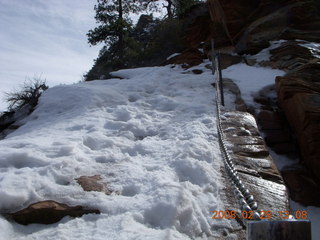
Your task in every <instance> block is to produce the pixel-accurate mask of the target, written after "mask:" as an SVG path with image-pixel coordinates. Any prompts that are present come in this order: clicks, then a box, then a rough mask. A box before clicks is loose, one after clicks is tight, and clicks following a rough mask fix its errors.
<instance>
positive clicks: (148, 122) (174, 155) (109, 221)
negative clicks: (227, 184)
mask: <svg viewBox="0 0 320 240" xmlns="http://www.w3.org/2000/svg"><path fill="white" fill-rule="evenodd" d="M204 65H205V63H204V64H202V65H200V66H197V68H198V69H199V68H200V69H202V70H203V71H204V73H203V74H201V75H194V74H192V73H186V72H184V70H183V69H181V68H180V67H174V68H173V67H172V68H171V67H170V66H165V67H153V68H140V69H131V70H120V71H118V72H115V73H114V75H115V76H119V77H122V78H124V79H122V80H119V79H114V80H108V81H93V82H86V83H78V84H74V85H68V86H58V87H54V88H51V89H49V90H48V91H46V92H45V93H44V94H43V96H42V97H41V100H40V104H39V106H38V107H37V109H36V110H35V111H34V112H33V113H32V115H30V116H29V117H28V119H26V121H25V122H26V123H25V125H23V126H22V127H21V128H19V129H18V130H17V131H15V132H14V133H12V134H10V135H9V136H7V138H6V139H4V140H3V141H0V196H1V200H0V210H1V212H5V211H8V212H12V211H17V210H19V209H21V208H23V207H26V206H28V205H29V204H31V203H34V202H37V201H42V200H55V201H58V202H61V203H66V204H69V205H83V206H88V207H92V208H97V209H99V210H100V211H101V214H100V215H92V214H89V215H84V216H83V217H81V218H77V219H72V218H68V217H66V218H64V219H63V220H62V221H60V222H59V223H57V224H53V225H48V226H47V225H44V226H43V225H38V224H33V225H29V226H21V225H18V224H12V223H9V222H8V221H7V220H5V219H4V218H3V217H0V232H1V234H0V239H20V238H21V239H189V238H192V239H194V238H198V237H199V238H204V239H206V238H207V237H210V236H211V237H213V238H218V236H219V235H220V234H219V232H221V231H222V230H223V229H225V228H230V222H229V221H228V220H213V219H212V218H211V217H212V215H211V212H212V211H213V210H225V208H224V204H223V200H222V199H223V197H224V195H223V194H224V193H223V190H222V188H223V185H222V184H223V183H222V182H223V181H222V176H221V172H220V168H221V166H222V160H221V159H220V152H219V147H218V141H217V133H216V123H215V107H214V104H213V102H214V91H213V88H212V87H211V86H210V84H211V83H212V82H213V78H212V74H211V71H210V70H208V69H206V68H205V67H204ZM92 175H101V176H102V178H103V181H104V182H106V183H107V184H108V186H109V188H110V189H111V190H113V191H114V193H113V194H112V195H106V194H104V193H100V192H85V191H83V189H82V188H81V187H80V186H79V185H78V183H77V182H76V180H75V179H76V178H78V177H80V176H92ZM230 237H231V236H230Z"/></svg>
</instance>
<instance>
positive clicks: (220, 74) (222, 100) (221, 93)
mask: <svg viewBox="0 0 320 240" xmlns="http://www.w3.org/2000/svg"><path fill="white" fill-rule="evenodd" d="M220 63H221V62H220V52H219V53H218V63H217V64H218V70H219V73H218V74H219V86H220V97H221V105H222V106H224V96H223V84H222V73H221V65H220Z"/></svg>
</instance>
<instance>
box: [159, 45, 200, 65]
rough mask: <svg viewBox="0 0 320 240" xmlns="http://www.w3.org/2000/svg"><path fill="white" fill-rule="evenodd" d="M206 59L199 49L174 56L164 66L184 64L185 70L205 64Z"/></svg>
mask: <svg viewBox="0 0 320 240" xmlns="http://www.w3.org/2000/svg"><path fill="white" fill-rule="evenodd" d="M204 58H205V56H204V54H203V53H202V52H200V51H199V50H198V49H191V48H190V49H187V50H185V51H183V52H182V53H181V54H179V55H177V56H174V57H172V58H170V59H168V60H167V61H166V62H165V63H164V65H167V64H182V67H184V68H190V67H193V66H197V65H199V64H200V63H202V62H203V59H204Z"/></svg>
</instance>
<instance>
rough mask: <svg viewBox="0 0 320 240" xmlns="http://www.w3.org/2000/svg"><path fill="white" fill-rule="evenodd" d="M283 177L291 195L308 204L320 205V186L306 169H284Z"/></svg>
mask: <svg viewBox="0 0 320 240" xmlns="http://www.w3.org/2000/svg"><path fill="white" fill-rule="evenodd" d="M282 177H283V179H284V181H285V183H286V185H287V187H288V188H289V193H290V197H291V198H292V199H293V200H294V201H296V202H299V203H302V204H304V205H307V206H310V205H311V206H317V207H320V187H319V185H317V183H316V182H314V180H312V178H310V173H308V171H305V170H290V171H283V172H282Z"/></svg>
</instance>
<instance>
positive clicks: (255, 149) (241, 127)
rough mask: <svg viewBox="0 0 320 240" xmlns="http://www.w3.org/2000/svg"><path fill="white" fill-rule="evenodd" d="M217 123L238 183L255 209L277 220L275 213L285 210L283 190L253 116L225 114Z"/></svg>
mask: <svg viewBox="0 0 320 240" xmlns="http://www.w3.org/2000/svg"><path fill="white" fill-rule="evenodd" d="M221 124H222V129H223V132H224V136H225V140H226V142H227V143H228V152H229V154H230V156H231V159H232V160H233V163H234V165H235V169H236V170H237V172H238V176H239V178H240V180H241V181H242V182H243V184H244V185H245V187H247V188H248V189H249V190H250V192H251V193H252V194H253V196H254V198H255V199H256V200H257V202H258V206H259V209H267V210H269V211H272V213H273V217H272V219H279V215H278V211H279V210H280V209H281V210H282V209H286V210H287V209H288V196H287V192H286V187H285V186H284V183H283V180H282V177H281V175H280V173H279V171H278V170H277V168H276V166H275V165H274V163H273V160H272V158H271V156H270V155H269V152H268V150H267V149H266V146H265V144H264V141H263V138H262V137H261V136H260V133H259V131H258V129H257V126H256V123H255V120H254V117H253V116H252V115H251V114H249V113H246V112H237V111H235V112H227V113H225V114H223V117H222V123H221Z"/></svg>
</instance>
